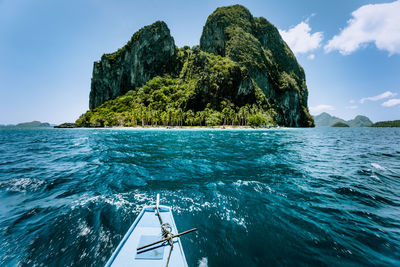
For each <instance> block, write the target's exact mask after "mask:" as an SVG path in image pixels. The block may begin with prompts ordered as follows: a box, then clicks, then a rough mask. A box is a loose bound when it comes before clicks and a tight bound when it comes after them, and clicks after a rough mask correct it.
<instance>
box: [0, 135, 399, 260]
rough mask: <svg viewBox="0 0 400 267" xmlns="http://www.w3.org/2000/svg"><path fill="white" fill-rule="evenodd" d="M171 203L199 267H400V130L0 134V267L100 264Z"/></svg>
mask: <svg viewBox="0 0 400 267" xmlns="http://www.w3.org/2000/svg"><path fill="white" fill-rule="evenodd" d="M157 193H160V194H161V203H162V204H165V205H170V206H172V207H173V211H174V216H175V221H176V224H177V227H178V229H179V230H180V231H183V230H186V229H189V228H192V227H197V228H199V230H198V231H197V232H196V233H194V234H193V233H192V234H189V235H186V236H184V237H182V242H183V246H184V251H185V254H186V258H187V260H188V263H189V266H197V265H198V264H199V263H200V262H202V263H206V262H207V263H208V266H265V265H296V266H299V265H300V266H301V265H335V266H336V265H346V266H347V265H363V266H365V265H386V266H387V265H393V266H399V265H400V129H390V128H387V129H377V128H346V129H342V128H340V129H339V128H315V129H278V130H265V131H260V130H242V131H228V130H207V131H206V130H196V131H193V130H121V129H36V130H34V129H32V130H15V129H12V130H0V244H1V247H0V265H1V266H14V265H22V266H25V265H26V266H32V265H43V266H102V265H103V264H104V263H105V262H106V261H107V259H108V258H109V256H110V255H111V253H112V252H113V250H114V249H115V247H116V246H117V245H118V243H119V241H120V240H121V238H122V237H123V235H124V234H125V232H126V231H127V229H128V228H129V226H130V224H131V223H132V222H133V221H134V220H135V218H136V216H137V215H138V213H139V212H140V210H141V208H142V207H143V206H144V205H146V204H152V203H154V199H155V196H156V194H157Z"/></svg>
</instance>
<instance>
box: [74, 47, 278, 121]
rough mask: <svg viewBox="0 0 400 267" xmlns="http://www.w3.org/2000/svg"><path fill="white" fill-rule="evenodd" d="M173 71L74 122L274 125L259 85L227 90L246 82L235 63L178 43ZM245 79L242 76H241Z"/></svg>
mask: <svg viewBox="0 0 400 267" xmlns="http://www.w3.org/2000/svg"><path fill="white" fill-rule="evenodd" d="M178 54H179V57H180V59H181V60H182V65H183V67H182V70H181V73H180V74H179V76H178V77H172V76H169V75H166V76H163V77H160V76H157V77H155V78H153V79H151V80H150V81H148V82H147V83H146V84H145V85H144V86H142V87H140V88H138V89H135V90H131V91H129V92H128V93H126V94H125V95H123V96H120V97H117V98H116V99H113V100H109V101H107V102H105V103H104V104H102V105H101V106H99V107H97V108H95V109H93V110H89V111H88V112H86V113H85V114H83V115H82V116H81V117H80V118H79V119H78V120H77V121H76V125H77V126H84V127H104V126H137V125H139V126H145V125H152V126H157V125H164V126H184V125H186V126H195V125H199V126H205V125H207V126H215V125H250V126H260V125H274V124H275V122H274V116H275V114H274V111H273V110H272V109H270V108H269V103H268V100H267V99H266V97H265V95H264V94H263V93H262V92H261V90H260V89H259V88H257V87H256V88H255V89H254V93H253V94H251V95H249V96H248V99H247V101H243V100H244V99H246V97H244V99H243V98H242V97H238V95H236V94H230V93H229V92H230V89H231V88H232V87H238V86H240V85H241V84H242V83H245V82H251V80H249V79H248V77H246V76H245V75H242V73H241V70H240V67H239V66H238V65H237V63H235V62H233V61H232V60H230V59H228V58H223V57H221V56H216V55H212V54H209V53H206V52H203V51H200V50H199V49H198V48H195V49H193V50H191V49H189V48H187V47H185V48H183V49H180V50H179V52H178ZM246 79H247V80H246Z"/></svg>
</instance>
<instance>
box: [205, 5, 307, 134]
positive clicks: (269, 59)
mask: <svg viewBox="0 0 400 267" xmlns="http://www.w3.org/2000/svg"><path fill="white" fill-rule="evenodd" d="M200 49H202V50H204V51H207V52H210V53H214V54H217V55H221V56H226V57H229V58H231V59H232V60H233V61H236V62H238V63H239V64H240V65H241V66H242V67H243V68H245V69H247V70H248V73H249V74H250V76H251V78H252V79H253V80H254V82H255V83H256V84H257V86H258V87H259V88H261V90H262V91H263V92H264V93H265V95H266V96H267V98H268V99H269V100H270V102H271V104H272V105H273V107H274V109H275V111H276V112H277V115H278V116H277V118H276V119H277V122H278V124H280V125H285V126H292V127H299V126H303V127H304V126H306V127H307V126H313V119H312V117H311V116H310V114H309V112H308V108H307V98H308V90H307V86H306V82H305V74H304V70H303V68H302V67H301V66H300V65H299V64H298V63H297V60H296V58H295V56H294V55H293V53H292V52H291V50H290V49H289V47H288V46H287V44H286V43H285V42H284V41H283V39H282V37H281V36H280V34H279V32H278V30H277V29H276V28H275V27H274V26H273V25H272V24H271V23H269V22H268V21H267V20H266V19H265V18H262V17H260V18H254V17H253V16H252V15H251V13H250V12H249V11H248V10H247V9H246V8H245V7H243V6H240V5H235V6H228V7H221V8H218V9H217V10H215V11H214V12H213V13H212V14H211V15H210V16H209V17H208V19H207V22H206V25H205V26H204V28H203V33H202V36H201V39H200Z"/></svg>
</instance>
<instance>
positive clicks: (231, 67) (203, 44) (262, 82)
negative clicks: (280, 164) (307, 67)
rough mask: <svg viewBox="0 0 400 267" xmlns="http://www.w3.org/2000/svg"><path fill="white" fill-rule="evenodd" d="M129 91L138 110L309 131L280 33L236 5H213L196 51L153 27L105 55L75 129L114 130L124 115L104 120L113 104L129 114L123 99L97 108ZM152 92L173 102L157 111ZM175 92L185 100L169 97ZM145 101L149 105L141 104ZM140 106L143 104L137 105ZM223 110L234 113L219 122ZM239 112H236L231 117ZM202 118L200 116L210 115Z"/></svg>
mask: <svg viewBox="0 0 400 267" xmlns="http://www.w3.org/2000/svg"><path fill="white" fill-rule="evenodd" d="M166 75H167V76H168V77H170V78H166V79H164V80H156V81H153V82H152V83H151V86H147V87H146V86H145V85H146V83H147V82H148V81H151V79H152V78H154V77H157V76H160V77H163V76H164V77H165V76H166ZM171 79H172V80H171ZM155 84H159V85H160V86H161V85H162V84H164V85H165V84H166V85H165V86H167V87H168V88H169V89H168V90H169V91H166V89H165V88H164V90H161V91H158V90H159V89H160V88H154V85H155ZM142 86H144V87H143V88H142V89H141V87H142ZM150 87H152V88H154V89H152V90H153V92H148V91H146V90H147V89H146V90H145V88H150ZM177 88H178V89H177ZM181 89H182V90H184V92H181ZM130 90H131V91H133V93H131V94H130V95H129V99H132V97H133V96H134V97H135V98H136V99H132V100H130V101H133V102H131V103H130V104H129V105H130V106H131V107H133V106H135V110H137V112H139V110H144V109H147V110H148V112H150V113H152V114H161V113H162V112H164V111H165V112H167V110H170V111H171V110H181V111H182V112H184V113H185V112H189V111H190V112H192V111H193V112H195V113H196V112H201V111H205V110H206V109H207V110H208V111H207V112H208V113H207V114H208V115H209V116H212V117H215V118H219V117H221V119H220V120H219V119H217V120H215V121H221V122H222V121H223V122H224V123H226V122H227V121H229V122H230V123H232V124H240V125H242V123H244V124H247V123H248V122H249V121H250V119H249V118H250V117H251V116H253V117H257V116H258V120H259V122H260V124H265V123H266V122H271V120H272V121H274V123H277V124H279V125H282V126H289V127H311V126H314V122H313V118H312V117H311V116H310V114H309V112H308V107H307V98H308V91H307V86H306V82H305V74H304V71H303V69H302V68H301V67H300V65H299V64H298V63H297V60H296V58H295V56H294V55H293V53H292V52H291V51H290V49H289V47H288V46H287V44H286V43H285V42H284V41H283V40H282V38H281V36H280V34H279V32H278V30H277V29H276V28H275V27H274V26H273V25H272V24H270V23H269V22H268V21H267V20H266V19H264V18H254V17H253V16H252V15H251V13H250V12H249V11H248V10H247V9H246V8H245V7H243V6H240V5H235V6H229V7H222V8H218V9H217V10H215V11H214V12H213V13H212V14H211V15H210V16H209V17H208V19H207V22H206V24H205V26H204V28H203V33H202V36H201V39H200V46H199V47H198V46H197V47H194V48H192V49H191V48H189V47H184V48H181V49H177V48H176V47H175V44H174V40H173V38H172V37H171V36H170V32H169V29H168V27H167V25H166V24H165V23H164V22H156V23H154V24H152V25H150V26H146V27H144V28H142V29H141V30H140V31H138V32H137V33H135V34H134V35H133V36H132V38H131V40H130V41H129V42H128V43H127V44H126V45H125V46H124V47H123V48H121V49H119V50H118V51H117V52H115V53H112V54H105V55H103V56H102V58H101V60H100V61H99V62H95V63H94V68H93V78H92V84H91V92H90V100H89V106H90V109H91V111H90V112H88V113H87V114H85V116H83V117H81V119H80V120H79V121H78V124H79V123H80V124H81V125H86V126H88V125H89V126H90V125H96V126H99V125H103V124H104V123H105V125H114V123H116V121H118V120H119V121H121V119H119V118H120V117H121V116H122V117H123V116H125V115H121V114H122V113H121V114H120V115H118V116H119V117H118V116H117V117H118V118H117V117H115V118H114V119H110V121H109V123H110V124H109V123H107V120H106V119H105V118H103V117H104V116H106V115H105V114H109V113H107V112H109V111H110V110H116V109H117V106H118V107H122V106H124V108H122V109H121V108H120V109H119V110H120V111H121V112H128V111H129V109H130V108H129V105H128V104H127V103H126V98H121V99H119V100H117V101H114V102H110V103H108V104H107V105H105V104H104V105H102V104H103V103H105V102H106V101H107V100H112V99H115V98H117V97H118V96H122V95H124V94H125V93H127V92H128V91H130ZM143 91H145V92H143ZM156 91H157V94H161V95H162V96H163V97H164V98H163V99H164V101H167V99H168V101H170V102H171V103H164V104H162V103H161V102H157V103H158V109H157V108H155V107H154V105H153V104H154V103H153V102H154V101H156V100H155V98H154V96H151V95H152V94H153V93H155V92H156ZM178 91H179V95H181V97H182V99H176V97H175V96H174V95H173V94H176V93H177V92H178ZM171 94H172V95H171ZM148 97H149V99H150V100H148V102H146V101H144V99H147V98H148ZM138 98H140V99H138ZM142 98H143V99H142ZM139 100H140V101H139ZM142 100H143V101H142ZM121 101H122V102H121ZM123 101H125V102H123ZM149 101H150V102H149ZM143 103H147V105H145V106H144V107H142V106H141V105H142V104H143ZM101 105H102V106H103V107H104V108H103V109H102V111H101V112H100V110H99V109H96V108H97V107H99V106H101ZM161 106H162V108H161V109H160V107H161ZM228 107H229V109H231V110H232V112H231V113H232V114H231V115H229V118H228V116H227V115H226V116H225V115H224V116H225V117H224V119H222V116H223V115H222V114H223V113H224V110H225V111H226V110H227V108H228ZM131 109H133V108H131ZM106 111H107V112H106ZM209 111H210V112H209ZM96 112H97V113H96ZM132 112H136V111H132ZM140 112H142V111H140ZM154 112H155V113H154ZM157 112H158V113H157ZM168 112H169V111H168ZM177 112H178V111H177ZM190 112H189V113H190ZM213 112H215V113H213ZM239 113H240V114H241V115H235V114H239ZM124 114H125V113H124ZM185 114H186V113H185ZM196 114H197V113H196ZM207 114H206V115H204V114H203V115H204V116H206V117H207V116H208V115H207ZM210 114H214V115H210ZM218 114H220V115H218ZM243 114H245V115H243ZM246 114H247V115H246ZM200 115H201V114H199V116H200ZM203 115H201V116H203ZM107 116H108V115H107ZM152 116H153V115H152ZM154 116H155V115H154ZM157 116H158V115H157ZM160 116H161V115H160ZM182 116H183V115H182ZM134 117H135V118H136V117H140V116H139V115H137V116H136V115H134ZM206 117H204V118H203V119H199V120H201V122H200V123H199V125H202V123H205V121H206V120H207V118H206ZM239 117H240V119H238V118H239ZM99 118H100V120H99ZM155 120H161V119H160V118H158V119H155ZM93 121H95V122H93ZM142 121H143V120H142ZM150 121H153V120H150ZM181 121H182V119H181ZM132 123H133V124H135V122H132ZM168 123H169V122H168Z"/></svg>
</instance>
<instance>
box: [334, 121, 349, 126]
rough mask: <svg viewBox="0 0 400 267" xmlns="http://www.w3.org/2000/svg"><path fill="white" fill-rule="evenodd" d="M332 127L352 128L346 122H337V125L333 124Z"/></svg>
mask: <svg viewBox="0 0 400 267" xmlns="http://www.w3.org/2000/svg"><path fill="white" fill-rule="evenodd" d="M331 127H350V126H349V125H348V124H346V123H344V122H337V123H334V124H332V126H331Z"/></svg>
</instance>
